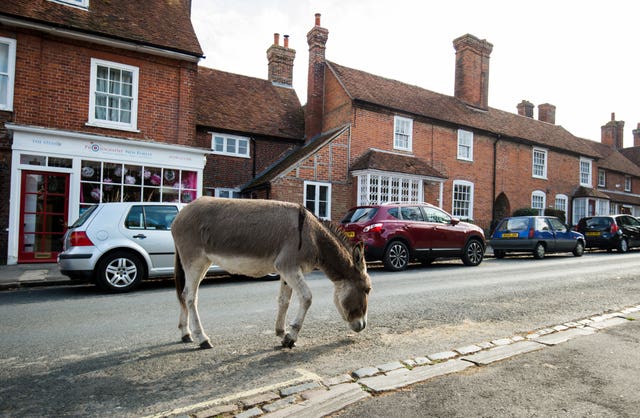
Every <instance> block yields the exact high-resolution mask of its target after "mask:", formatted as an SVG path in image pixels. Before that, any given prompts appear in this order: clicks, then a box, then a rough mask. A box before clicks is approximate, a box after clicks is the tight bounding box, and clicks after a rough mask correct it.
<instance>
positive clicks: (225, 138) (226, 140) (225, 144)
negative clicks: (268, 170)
mask: <svg viewBox="0 0 640 418" xmlns="http://www.w3.org/2000/svg"><path fill="white" fill-rule="evenodd" d="M217 140H220V141H222V150H219V149H216V147H217V145H216V142H218V141H217ZM231 141H234V143H235V151H231V152H230V151H228V149H229V144H230V143H231ZM241 142H243V143H244V144H245V146H244V148H245V151H246V152H240V148H241V147H240V146H239V144H240V143H241ZM211 150H212V151H213V153H214V154H218V155H229V156H231V157H240V158H251V140H250V139H249V138H248V137H246V136H238V135H229V134H221V133H216V132H211Z"/></svg>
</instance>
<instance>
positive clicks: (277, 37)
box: [273, 33, 280, 45]
mask: <svg viewBox="0 0 640 418" xmlns="http://www.w3.org/2000/svg"><path fill="white" fill-rule="evenodd" d="M273 44H274V45H280V34H279V33H274V34H273Z"/></svg>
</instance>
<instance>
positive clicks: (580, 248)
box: [573, 241, 584, 257]
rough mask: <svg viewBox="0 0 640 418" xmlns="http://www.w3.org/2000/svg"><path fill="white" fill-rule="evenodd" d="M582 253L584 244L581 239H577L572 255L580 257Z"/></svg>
mask: <svg viewBox="0 0 640 418" xmlns="http://www.w3.org/2000/svg"><path fill="white" fill-rule="evenodd" d="M582 254H584V244H583V243H582V241H578V242H576V248H574V249H573V255H575V256H576V257H582Z"/></svg>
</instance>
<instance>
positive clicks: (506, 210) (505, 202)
mask: <svg viewBox="0 0 640 418" xmlns="http://www.w3.org/2000/svg"><path fill="white" fill-rule="evenodd" d="M509 215H511V204H510V203H509V198H508V197H507V195H506V194H504V192H502V193H500V194H499V195H498V197H496V200H495V201H494V202H493V220H492V221H491V224H492V225H491V230H493V228H494V227H495V225H496V224H497V223H498V222H499V221H500V219H502V218H506V217H507V216H509Z"/></svg>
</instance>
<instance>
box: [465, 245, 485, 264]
mask: <svg viewBox="0 0 640 418" xmlns="http://www.w3.org/2000/svg"><path fill="white" fill-rule="evenodd" d="M483 258H484V245H482V243H481V242H480V241H478V240H477V239H471V240H469V242H467V245H465V246H464V250H462V262H463V263H464V265H465V266H472V267H474V266H477V265H478V264H480V263H482V259H483Z"/></svg>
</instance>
